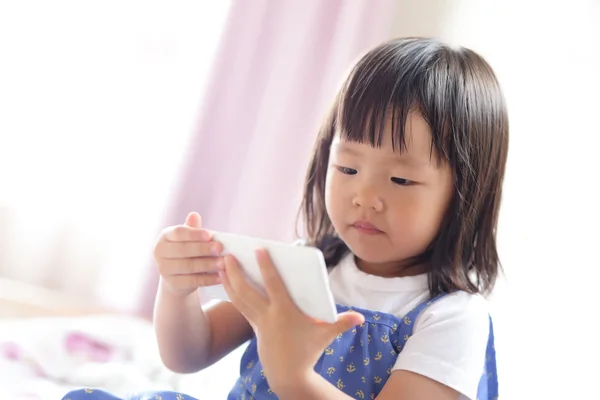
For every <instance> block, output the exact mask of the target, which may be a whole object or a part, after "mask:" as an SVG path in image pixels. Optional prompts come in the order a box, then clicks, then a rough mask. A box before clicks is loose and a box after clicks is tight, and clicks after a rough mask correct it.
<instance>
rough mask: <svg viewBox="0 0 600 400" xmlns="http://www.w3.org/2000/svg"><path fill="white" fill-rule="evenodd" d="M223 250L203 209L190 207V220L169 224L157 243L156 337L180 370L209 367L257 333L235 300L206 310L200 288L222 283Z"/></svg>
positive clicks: (171, 363) (169, 364)
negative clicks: (207, 225)
mask: <svg viewBox="0 0 600 400" xmlns="http://www.w3.org/2000/svg"><path fill="white" fill-rule="evenodd" d="M222 251H223V248H222V245H221V244H220V243H217V242H214V241H212V235H211V234H210V232H209V231H206V230H204V229H202V221H201V219H200V216H199V215H198V214H197V213H190V215H188V217H187V219H186V221H185V224H184V225H178V226H172V227H169V228H167V229H165V230H164V231H163V232H162V233H161V235H160V237H159V240H158V242H157V244H156V246H155V249H154V258H155V259H156V264H157V268H158V272H159V273H160V284H159V287H158V293H157V296H156V304H155V306H154V326H155V331H156V339H157V341H158V348H159V352H160V356H161V358H162V361H163V363H164V364H165V366H167V368H169V369H171V370H173V371H175V372H180V373H189V372H196V371H199V370H201V369H203V368H206V367H208V366H209V365H211V364H212V363H214V362H216V361H218V360H219V359H221V358H222V357H223V356H224V355H226V354H228V353H229V352H230V351H231V350H233V349H235V348H236V347H238V346H239V345H241V344H242V343H243V342H245V341H246V340H249V339H250V338H251V337H252V329H251V327H250V325H249V324H248V322H247V321H246V319H245V318H244V317H243V316H242V315H241V314H240V313H239V312H238V311H237V310H236V309H235V308H234V307H233V306H232V305H231V304H229V303H220V304H217V305H216V306H214V307H211V308H210V309H208V310H206V312H205V311H204V310H203V309H202V306H201V305H200V299H199V297H198V289H199V288H202V287H204V286H210V285H214V284H217V283H218V275H217V271H218V270H219V261H220V259H221V258H220V257H219V256H218V255H219V254H220V253H221V252H222Z"/></svg>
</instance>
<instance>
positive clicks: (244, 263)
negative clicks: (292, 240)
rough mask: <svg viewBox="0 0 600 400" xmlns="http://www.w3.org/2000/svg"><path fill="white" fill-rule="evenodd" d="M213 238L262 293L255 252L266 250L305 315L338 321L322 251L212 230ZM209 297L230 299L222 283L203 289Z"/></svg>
mask: <svg viewBox="0 0 600 400" xmlns="http://www.w3.org/2000/svg"><path fill="white" fill-rule="evenodd" d="M211 232H212V235H213V240H214V241H217V242H220V243H221V244H222V245H223V255H226V254H231V255H233V256H234V257H235V258H236V259H237V260H238V263H239V264H240V266H241V268H242V270H243V271H244V272H245V274H246V277H247V279H248V281H249V283H250V284H252V285H253V286H255V287H256V288H257V289H259V290H262V291H263V292H264V285H263V280H262V275H261V273H260V267H259V266H258V262H257V261H256V255H255V251H256V250H257V249H259V248H264V249H266V250H267V251H268V252H269V255H270V256H271V259H272V260H273V263H274V264H275V267H276V268H277V271H278V272H279V275H280V276H281V278H282V280H283V282H284V284H285V286H286V287H287V289H288V292H289V294H290V296H291V298H292V299H293V300H294V302H295V303H296V305H297V306H298V308H300V310H302V311H303V312H304V313H305V314H306V315H308V316H310V317H312V318H315V319H318V320H321V321H325V322H329V323H333V322H335V321H336V320H337V309H336V306H335V300H334V298H333V293H332V292H331V288H330V286H329V276H328V274H327V266H326V265H325V259H324V258H323V253H321V251H320V250H319V249H317V248H314V247H309V246H298V245H295V244H285V243H279V242H275V241H270V240H264V239H257V238H252V237H247V236H241V235H236V234H232V233H224V232H214V231H211ZM202 294H203V295H204V296H206V297H208V298H212V299H219V300H225V301H229V296H227V292H226V291H225V289H224V288H223V286H222V285H215V286H207V287H204V288H202Z"/></svg>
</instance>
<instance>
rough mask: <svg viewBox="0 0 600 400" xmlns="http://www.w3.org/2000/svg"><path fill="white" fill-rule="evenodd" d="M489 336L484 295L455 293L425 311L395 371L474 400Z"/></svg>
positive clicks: (417, 321) (486, 305) (401, 353)
mask: <svg viewBox="0 0 600 400" xmlns="http://www.w3.org/2000/svg"><path fill="white" fill-rule="evenodd" d="M488 336H489V311H488V304H487V301H486V300H485V298H484V297H483V296H480V295H471V294H468V293H465V292H456V293H452V294H450V295H447V296H445V297H443V298H441V299H440V300H438V301H436V302H435V303H433V304H432V305H431V306H429V307H428V308H427V309H425V310H424V311H423V312H422V313H421V315H420V316H419V317H418V318H417V320H416V321H415V326H414V330H413V334H412V336H411V337H410V338H409V339H408V341H407V342H406V345H405V346H404V348H403V349H402V351H401V352H400V354H399V355H398V359H397V360H396V363H395V365H394V367H393V369H394V370H407V371H411V372H414V373H417V374H420V375H423V376H426V377H428V378H430V379H433V380H435V381H438V382H440V383H442V384H444V385H446V386H449V387H451V388H452V389H454V390H456V391H458V392H459V393H461V394H462V395H463V396H464V397H466V398H468V399H473V400H474V399H475V398H476V395H477V386H478V384H479V380H480V378H481V376H482V373H483V368H484V363H485V353H486V347H487V342H488Z"/></svg>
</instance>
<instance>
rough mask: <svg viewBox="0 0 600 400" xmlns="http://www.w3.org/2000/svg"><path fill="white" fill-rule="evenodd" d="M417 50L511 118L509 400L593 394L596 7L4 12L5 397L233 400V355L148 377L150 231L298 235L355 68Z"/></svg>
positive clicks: (265, 1)
mask: <svg viewBox="0 0 600 400" xmlns="http://www.w3.org/2000/svg"><path fill="white" fill-rule="evenodd" d="M415 35H424V36H436V37H439V38H442V39H444V40H445V41H447V42H449V43H452V44H457V45H463V46H466V47H470V48H472V49H473V50H475V51H477V52H479V53H480V54H481V55H483V56H484V57H485V58H486V59H487V60H488V61H489V62H490V64H491V65H492V67H493V68H494V70H495V72H496V74H497V75H498V77H499V80H500V82H501V84H502V86H503V89H504V91H505V95H506V98H507V102H508V106H509V113H510V122H511V133H510V135H511V137H510V151H509V160H508V170H507V176H506V184H505V195H504V201H503V207H502V214H501V219H500V226H499V239H498V240H499V246H500V256H501V259H502V262H503V266H504V270H505V276H504V277H503V279H502V280H501V281H500V282H499V284H498V286H497V289H496V291H495V293H494V294H493V295H492V297H491V304H492V308H493V310H492V311H493V313H494V314H493V316H494V318H495V323H496V330H497V351H498V360H499V361H498V362H499V375H500V385H501V386H500V387H501V394H502V395H501V398H503V399H528V398H540V399H541V398H547V397H548V398H586V399H588V398H590V399H591V398H597V396H598V390H597V383H596V382H597V381H596V380H597V377H596V375H597V372H598V371H599V370H598V366H597V360H598V357H600V344H599V342H598V337H600V328H599V327H598V325H597V321H596V320H595V316H596V315H597V310H598V307H597V305H598V304H599V302H598V300H597V297H596V296H597V291H598V282H599V279H600V272H599V271H598V270H599V267H600V261H599V258H598V256H597V253H598V252H597V248H598V239H600V235H599V234H598V226H599V223H600V212H599V211H598V208H599V205H600V192H599V191H598V189H597V185H598V174H599V173H600V167H598V163H597V159H598V156H597V154H598V145H600V139H599V134H600V128H599V127H598V123H597V120H598V118H597V115H598V114H597V113H598V109H599V107H600V100H599V93H600V55H599V53H600V2H598V1H596V0H588V1H584V0H578V1H571V2H566V1H516V0H505V1H502V2H494V1H484V0H421V1H417V0H372V1H366V0H361V1H358V0H357V1H344V0H302V1H299V0H298V1H292V0H290V1H278V0H247V1H244V0H229V1H225V0H220V1H211V2H209V1H185V0H171V1H169V2H167V1H158V0H157V1H136V0H121V1H116V0H106V1H102V2H92V1H86V2H83V1H67V0H56V1H53V2H42V1H28V0H23V1H18V2H17V1H9V0H0V316H2V317H3V319H2V320H1V322H0V345H2V344H4V347H1V346H0V349H2V348H4V353H0V356H2V355H4V358H3V359H2V360H3V361H1V362H0V372H1V373H0V375H1V376H2V377H3V378H0V398H1V399H4V398H9V397H8V396H9V395H10V396H12V397H10V398H12V399H15V398H23V399H25V398H27V399H33V398H39V399H46V398H48V399H50V398H52V399H56V398H60V395H59V393H60V394H62V393H63V392H61V391H64V389H65V388H67V387H75V386H80V385H90V386H91V385H99V384H103V385H106V386H109V387H111V388H113V389H114V390H116V391H123V392H124V391H127V390H133V389H135V388H140V387H147V384H148V383H149V382H150V383H152V384H153V385H158V386H161V387H164V386H169V385H170V387H175V388H178V389H180V390H186V391H187V392H189V393H190V394H192V395H196V396H197V397H202V398H224V393H227V392H228V390H229V388H230V386H231V384H233V382H234V381H235V379H236V374H237V371H238V362H239V352H238V353H235V354H233V355H231V356H230V357H228V358H226V359H224V360H223V361H221V362H220V363H219V364H217V365H216V366H215V367H213V368H212V369H211V370H207V371H205V372H203V373H201V374H197V375H195V376H184V377H181V376H176V375H175V374H170V373H168V371H164V370H162V369H161V366H160V364H159V362H157V361H156V357H155V356H156V354H155V348H154V347H153V346H154V344H153V340H152V332H151V326H150V322H149V318H150V317H151V312H152V305H153V299H154V292H155V289H156V282H157V278H156V272H155V268H154V264H153V262H152V257H151V255H152V248H153V245H154V242H155V240H156V238H157V236H158V234H159V232H160V230H161V229H162V228H164V227H166V226H169V225H173V224H179V223H182V222H183V220H184V218H185V216H186V215H187V214H188V212H190V211H198V212H199V213H200V214H202V216H203V218H204V223H205V225H206V226H207V227H209V228H211V229H218V230H224V231H231V232H237V233H242V234H249V235H255V236H261V237H264V238H270V239H276V240H284V241H289V240H292V239H294V238H295V236H294V235H295V225H294V222H295V218H296V212H297V208H298V205H299V202H300V196H301V192H302V181H303V178H304V173H305V167H306V165H307V162H308V157H309V155H310V151H311V149H312V145H313V140H314V139H315V137H316V133H317V127H318V126H319V123H320V121H321V118H322V117H323V114H324V112H325V111H326V109H327V107H328V105H329V103H330V101H331V100H332V97H333V95H334V92H335V90H336V88H337V86H338V85H339V84H340V83H341V80H342V79H343V76H344V73H345V72H347V71H348V69H349V68H350V66H351V65H352V63H353V62H354V61H356V60H357V58H358V57H360V55H361V54H363V53H364V52H365V51H367V50H368V49H370V48H371V47H373V46H375V45H377V44H379V43H380V42H382V41H384V40H386V39H390V38H393V37H397V36H415ZM100 332H101V334H100ZM78 334H79V336H77V335H78ZM42 339H43V340H42ZM61 346H63V347H65V346H66V347H65V348H68V349H70V353H68V354H66V353H65V354H63V353H61V351H59V350H57V349H59V348H63V347H61ZM99 354H100V355H99ZM103 357H104V358H103ZM150 366H152V368H150ZM82 371H83V372H82ZM132 388H133V389H132ZM3 390H4V391H3ZM4 396H6V397H4ZM19 396H21V397H19ZM28 396H29V397H28ZM33 396H38V397H33ZM57 396H58V397H57Z"/></svg>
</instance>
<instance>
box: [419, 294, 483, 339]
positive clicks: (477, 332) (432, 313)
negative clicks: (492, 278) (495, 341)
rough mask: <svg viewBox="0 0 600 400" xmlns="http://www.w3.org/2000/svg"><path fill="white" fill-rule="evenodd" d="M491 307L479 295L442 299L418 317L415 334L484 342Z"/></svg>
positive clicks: (446, 296)
mask: <svg viewBox="0 0 600 400" xmlns="http://www.w3.org/2000/svg"><path fill="white" fill-rule="evenodd" d="M489 328H490V307H489V302H488V300H487V299H486V298H485V297H484V296H483V295H481V294H471V293H467V292H463V291H457V292H454V293H450V294H447V295H444V296H442V297H441V298H439V299H438V300H436V301H435V302H433V303H432V304H431V305H429V306H428V307H427V308H425V309H424V310H423V312H422V313H421V314H420V315H419V316H418V318H417V320H416V322H415V332H418V331H422V330H427V331H438V332H439V333H440V334H442V333H444V334H445V332H448V334H449V335H452V336H457V337H458V336H461V335H464V337H466V338H471V339H476V338H477V339H479V340H480V341H482V342H483V341H485V340H487V338H488V335H489Z"/></svg>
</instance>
